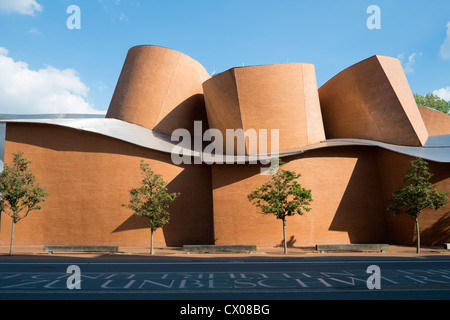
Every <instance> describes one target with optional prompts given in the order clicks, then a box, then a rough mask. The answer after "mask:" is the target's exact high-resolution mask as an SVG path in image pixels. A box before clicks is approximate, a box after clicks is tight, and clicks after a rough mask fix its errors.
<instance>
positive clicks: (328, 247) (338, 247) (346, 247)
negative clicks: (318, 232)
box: [316, 243, 389, 253]
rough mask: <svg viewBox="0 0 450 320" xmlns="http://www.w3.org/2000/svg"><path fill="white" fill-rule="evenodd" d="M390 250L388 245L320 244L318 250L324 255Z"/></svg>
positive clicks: (317, 246)
mask: <svg viewBox="0 0 450 320" xmlns="http://www.w3.org/2000/svg"><path fill="white" fill-rule="evenodd" d="M388 249H389V245H388V244H356V243H353V244H318V245H316V250H317V251H320V252H321V253H324V252H325V251H381V252H385V251H386V250H388Z"/></svg>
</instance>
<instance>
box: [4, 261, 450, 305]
mask: <svg viewBox="0 0 450 320" xmlns="http://www.w3.org/2000/svg"><path fill="white" fill-rule="evenodd" d="M69 266H75V268H76V269H77V270H78V271H79V273H76V272H75V271H73V270H71V269H69V270H68V267H69ZM369 266H375V267H378V269H379V274H378V273H376V272H375V271H373V270H372V271H369V272H368V267H369ZM369 277H372V278H371V282H370V284H368V279H369ZM377 277H378V280H379V288H376V287H374V285H375V283H376V278H377ZM77 280H81V281H79V282H77ZM70 286H72V287H73V288H72V289H70ZM370 286H371V288H370ZM330 299H331V300H349V299H351V300H355V299H357V300H395V299H397V300H405V299H406V300H409V299H415V300H449V299H450V259H449V258H448V257H447V258H444V257H441V258H439V257H434V258H431V257H430V258H426V257H420V258H374V257H368V258H323V259H313V258H311V259H309V258H296V259H261V260H258V259H255V260H246V259H238V260H227V259H223V260H221V259H212V260H207V259H205V260H201V259H192V260H178V261H174V260H152V261H146V260H108V261H105V260H83V259H76V258H67V259H66V260H49V259H45V260H44V259H43V260H36V261H13V260H9V261H8V260H0V300H178V301H181V300H191V301H192V300H197V301H205V300H210V301H211V300H233V301H243V300H252V301H264V300H330Z"/></svg>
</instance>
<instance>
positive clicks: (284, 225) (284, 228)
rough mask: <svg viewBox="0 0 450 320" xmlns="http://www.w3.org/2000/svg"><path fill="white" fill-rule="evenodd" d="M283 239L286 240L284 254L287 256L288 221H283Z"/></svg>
mask: <svg viewBox="0 0 450 320" xmlns="http://www.w3.org/2000/svg"><path fill="white" fill-rule="evenodd" d="M283 239H284V254H287V243H286V220H285V219H283Z"/></svg>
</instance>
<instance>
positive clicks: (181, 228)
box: [113, 169, 214, 247]
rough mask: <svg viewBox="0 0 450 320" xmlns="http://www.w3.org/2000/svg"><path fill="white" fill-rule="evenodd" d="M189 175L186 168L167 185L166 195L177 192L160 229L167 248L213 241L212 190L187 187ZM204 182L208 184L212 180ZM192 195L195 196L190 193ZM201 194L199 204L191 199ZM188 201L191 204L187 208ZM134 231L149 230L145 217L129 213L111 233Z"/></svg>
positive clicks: (190, 179)
mask: <svg viewBox="0 0 450 320" xmlns="http://www.w3.org/2000/svg"><path fill="white" fill-rule="evenodd" d="M191 175H192V173H190V172H189V169H185V170H183V171H182V172H181V173H180V174H178V175H177V176H176V177H175V178H174V179H173V180H172V181H170V182H169V183H168V184H167V189H168V192H169V193H172V192H179V193H180V196H179V197H178V198H177V199H175V201H173V202H172V203H171V205H170V207H169V209H168V212H169V213H170V220H169V223H168V224H166V225H165V226H164V227H163V228H162V231H163V234H164V240H165V242H166V245H167V246H169V247H179V246H182V245H184V244H212V243H213V241H214V240H213V237H214V235H213V232H212V230H213V217H212V200H211V195H210V194H208V192H209V193H210V192H211V191H210V190H211V189H210V188H211V187H210V186H207V185H206V186H204V187H203V188H202V190H196V187H195V186H190V185H189V184H186V181H192V176H191ZM205 180H206V179H205ZM207 181H209V182H210V181H211V179H207ZM196 191H198V193H196ZM192 192H193V193H196V194H197V195H193V194H191V193H192ZM202 195H203V199H202V201H199V200H200V199H195V198H194V197H196V196H200V197H201V196H202ZM187 199H188V200H187ZM189 201H191V202H192V205H187V203H188V202H189ZM136 229H149V224H148V220H147V218H145V217H140V216H137V215H135V214H132V215H131V216H130V217H129V218H128V219H126V220H125V221H124V222H123V223H122V224H121V225H119V226H118V227H117V228H116V229H115V230H114V231H113V233H114V232H123V231H130V230H136Z"/></svg>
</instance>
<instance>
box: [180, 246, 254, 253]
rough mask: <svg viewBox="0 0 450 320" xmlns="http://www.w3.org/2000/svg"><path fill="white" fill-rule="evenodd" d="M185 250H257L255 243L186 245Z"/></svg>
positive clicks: (189, 251) (188, 251)
mask: <svg viewBox="0 0 450 320" xmlns="http://www.w3.org/2000/svg"><path fill="white" fill-rule="evenodd" d="M183 250H184V251H186V252H187V253H188V254H189V253H191V252H248V253H249V254H251V253H252V252H253V251H256V246H255V245H184V246H183Z"/></svg>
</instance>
